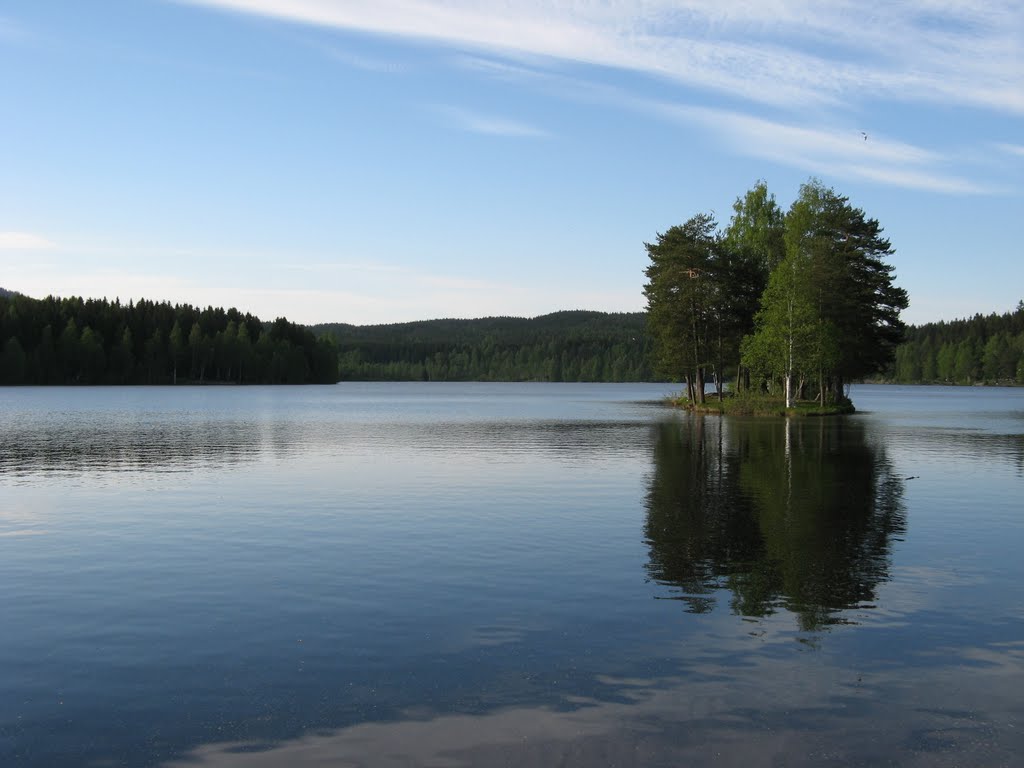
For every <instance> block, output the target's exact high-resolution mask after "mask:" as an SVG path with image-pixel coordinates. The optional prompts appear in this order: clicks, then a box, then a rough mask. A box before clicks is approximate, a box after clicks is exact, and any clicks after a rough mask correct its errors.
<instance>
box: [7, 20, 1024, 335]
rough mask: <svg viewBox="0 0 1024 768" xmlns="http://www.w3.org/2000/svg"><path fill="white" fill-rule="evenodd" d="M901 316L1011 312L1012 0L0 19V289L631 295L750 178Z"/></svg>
mask: <svg viewBox="0 0 1024 768" xmlns="http://www.w3.org/2000/svg"><path fill="white" fill-rule="evenodd" d="M811 177H816V178H818V179H820V180H821V181H822V182H824V183H825V184H826V185H828V186H830V187H832V188H834V189H835V190H836V191H837V192H838V193H840V194H843V195H846V196H848V197H849V198H850V201H851V203H852V204H853V205H855V206H857V207H859V208H861V209H863V210H864V211H865V213H866V214H867V215H868V216H870V217H873V218H876V219H878V221H879V222H880V223H881V224H882V226H883V227H884V229H885V234H886V235H887V236H888V237H889V238H890V240H891V241H892V245H893V247H894V248H895V250H896V253H895V254H894V255H893V257H892V258H891V263H892V264H893V265H894V267H895V275H896V279H895V282H896V283H897V284H898V285H900V286H901V287H903V288H905V289H907V291H908V293H909V295H910V307H909V309H908V310H907V311H906V312H905V313H904V315H903V317H904V319H905V320H906V321H907V322H909V323H924V322H929V321H934V320H951V319H954V318H958V317H966V316H971V315H974V314H975V313H978V312H981V313H983V314H987V313H990V312H1000V313H1001V312H1006V311H1011V310H1013V309H1014V308H1015V307H1016V306H1017V303H1018V302H1019V301H1020V300H1021V299H1024V248H1022V245H1021V243H1022V242H1024V5H1022V3H1021V2H1020V0H965V1H964V2H955V1H950V0H945V1H940V0H908V2H900V3H891V2H872V0H858V2H856V3H854V2H845V0H827V1H825V2H816V1H811V0H806V1H800V0H716V1H715V2H710V1H705V0H700V1H698V0H522V1H521V2H515V1H514V0H494V1H493V2H486V1H485V0H90V1H89V2H81V0H0V286H2V287H5V288H8V289H11V290H16V291H20V292H22V293H25V294H27V295H29V296H35V297H43V296H46V295H49V294H53V295H58V296H71V295H76V296H84V297H97V298H99V297H106V298H108V299H111V300H112V299H114V298H118V299H120V300H121V301H122V302H126V301H128V300H129V299H138V298H148V299H154V300H167V301H170V302H172V303H185V302H187V303H190V304H195V305H199V306H203V307H205V306H208V305H212V306H223V307H230V306H235V307H238V308H239V309H241V310H243V311H248V312H252V313H253V314H256V315H258V316H260V317H261V318H264V319H268V320H269V319H273V318H275V317H280V316H284V317H287V318H288V319H289V320H292V321H295V322H300V323H318V322H347V323H355V324H370V323H391V322H404V321H411V320H424V319H430V318H438V317H484V316H494V315H515V316H536V315H540V314H545V313H548V312H553V311H558V310H566V309H593V310H601V311H638V310H641V309H643V308H644V297H643V292H642V291H643V283H644V273H643V270H644V267H645V266H646V265H647V263H648V259H647V254H646V250H645V249H644V243H645V242H653V241H654V240H655V239H656V238H657V235H658V233H659V232H664V231H665V230H667V229H668V228H670V227H671V226H673V225H676V224H681V223H683V222H684V221H686V220H687V219H689V218H690V217H691V216H693V215H695V214H697V213H702V212H712V213H714V215H715V216H716V217H717V219H718V221H719V223H720V224H721V225H722V226H723V227H724V226H726V225H727V224H728V220H729V217H730V216H731V215H732V204H733V202H734V201H735V200H736V198H738V197H740V196H742V195H743V194H744V193H745V192H746V190H748V189H749V188H750V187H752V186H753V185H754V184H755V183H756V182H757V181H758V180H764V181H765V182H766V183H767V185H768V188H769V190H770V191H772V192H773V193H774V194H775V196H776V198H777V200H778V202H779V204H780V205H781V206H782V207H783V208H788V206H789V205H790V204H791V203H792V201H793V199H794V198H795V197H796V195H797V192H798V190H799V187H800V185H801V184H802V183H804V182H805V181H807V180H808V179H809V178H811Z"/></svg>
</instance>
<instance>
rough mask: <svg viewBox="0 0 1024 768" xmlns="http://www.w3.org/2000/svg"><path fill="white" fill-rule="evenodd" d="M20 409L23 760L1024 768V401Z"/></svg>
mask: <svg viewBox="0 0 1024 768" xmlns="http://www.w3.org/2000/svg"><path fill="white" fill-rule="evenodd" d="M669 391H671V387H669V386H665V385H600V384H598V385H574V384H551V385H546V384H520V385H513V384H412V383H410V384H341V385H338V386H333V387H306V388H283V387H282V388H229V387H225V388H213V387H209V388H126V389H121V388H80V389H58V388H55V389H34V388H24V389H6V390H0V584H2V592H0V765H3V766H111V765H117V766H120V765H125V766H151V765H161V766H198V767H200V768H202V767H206V766H209V767H216V768H229V767H230V768H234V767H236V766H238V767H239V768H242V767H246V768H247V767H249V766H259V767H262V766H275V765H290V766H313V765H317V766H323V765H339V766H357V765H358V766H362V765H366V766H408V765H429V766H464V765H465V766H489V765H541V766H543V765H602V766H603V765H618V766H631V765H636V766H679V765H702V764H725V765H739V764H742V765H747V766H759V765H787V766H804V765H806V766H818V765H823V764H840V765H871V766H877V765H889V764H891V765H900V766H918V765H919V766H946V765H948V766H954V765H957V766H995V765H1008V766H1009V765H1019V764H1020V760H1021V755H1024V693H1022V692H1024V586H1022V585H1024V552H1022V550H1024V389H957V388H939V387H930V388H919V387H869V386H860V387H855V388H854V390H853V399H854V401H855V403H856V405H857V406H858V408H859V409H860V411H861V412H860V413H859V414H857V415H855V416H850V417H842V418H835V419H825V420H805V421H798V422H789V423H786V422H783V421H775V420H752V419H750V420H747V419H722V418H719V417H695V416H688V415H684V414H680V413H678V412H674V411H672V410H669V409H667V408H665V407H663V406H661V405H660V404H658V399H659V398H661V397H662V396H663V395H665V394H667V393H668V392H669Z"/></svg>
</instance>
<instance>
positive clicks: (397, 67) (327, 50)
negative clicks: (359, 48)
mask: <svg viewBox="0 0 1024 768" xmlns="http://www.w3.org/2000/svg"><path fill="white" fill-rule="evenodd" d="M318 47H319V48H320V49H321V50H322V51H323V52H324V54H325V55H326V56H327V57H328V58H331V59H333V60H335V61H338V62H341V63H342V64H345V65H346V66H349V67H352V68H353V69H360V70H362V71H363V72H375V73H378V74H388V75H390V74H398V73H400V72H404V71H405V65H404V64H402V63H400V62H398V61H395V60H392V59H384V58H378V57H373V56H364V55H362V54H358V53H354V52H352V51H349V50H346V49H344V48H338V47H336V46H326V45H325V46H318Z"/></svg>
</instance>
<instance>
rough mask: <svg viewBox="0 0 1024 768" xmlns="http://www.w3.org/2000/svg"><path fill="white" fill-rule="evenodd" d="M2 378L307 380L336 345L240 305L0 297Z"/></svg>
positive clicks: (324, 377) (333, 356)
mask: <svg viewBox="0 0 1024 768" xmlns="http://www.w3.org/2000/svg"><path fill="white" fill-rule="evenodd" d="M0 339H2V340H3V342H2V343H3V347H2V349H0V383H3V384H176V383H204V384H211V383H237V384H305V383H331V384H333V383H334V382H336V381H337V379H338V365H337V350H336V349H335V348H334V345H333V343H332V342H331V340H330V339H329V338H319V339H318V338H317V337H316V336H315V335H314V334H313V332H312V331H311V330H310V329H308V328H305V327H303V326H301V325H297V324H295V323H291V322H288V320H286V319H285V318H278V319H277V320H274V321H273V322H271V323H266V322H263V321H262V320H260V319H259V318H258V317H255V316H253V315H250V314H242V313H241V312H239V311H238V310H237V309H228V310H224V309H220V308H217V309H214V308H213V307H207V308H206V309H200V308H199V307H193V306H191V305H188V304H177V305H173V306H172V305H171V304H168V303H166V302H163V303H155V302H152V301H145V300H142V301H138V302H129V303H128V304H121V303H120V302H118V301H113V302H111V301H107V300H105V299H82V298H64V299H60V298H55V297H52V296H50V297H47V298H45V299H33V298H29V297H27V296H22V295H19V294H14V293H12V292H10V291H4V295H0Z"/></svg>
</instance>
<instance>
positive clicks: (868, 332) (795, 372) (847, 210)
mask: <svg viewBox="0 0 1024 768" xmlns="http://www.w3.org/2000/svg"><path fill="white" fill-rule="evenodd" d="M733 211H734V214H733V216H732V218H731V219H730V221H729V224H728V225H727V226H726V227H725V229H724V230H720V229H719V227H718V222H717V221H715V218H714V216H713V215H710V214H698V215H696V216H694V217H692V218H691V219H689V220H688V221H686V222H685V223H684V224H681V225H678V226H674V227H671V228H670V229H668V230H667V231H666V232H664V233H659V234H658V236H657V240H656V242H654V243H647V244H646V247H647V253H648V256H649V257H650V260H651V263H650V265H649V266H648V267H647V269H646V275H647V278H648V282H647V283H646V285H645V286H644V294H645V295H646V296H647V309H648V325H649V328H650V331H651V335H652V337H653V339H654V343H655V351H656V362H657V367H658V370H659V371H660V372H662V373H663V374H664V375H667V376H671V377H675V378H678V379H679V380H681V381H685V382H686V385H687V393H688V397H689V399H690V401H691V402H698V403H703V402H704V399H705V394H704V390H705V381H711V380H713V381H714V382H715V383H716V384H717V385H718V396H719V398H720V399H721V397H722V387H721V383H722V381H723V380H724V379H726V378H729V379H733V380H735V381H736V391H741V390H746V391H763V390H767V391H768V392H769V394H771V395H772V396H776V395H777V396H779V397H780V398H784V399H785V403H786V406H787V407H789V406H791V405H792V403H793V401H794V400H797V399H816V400H818V401H819V402H820V404H821V406H822V407H824V406H826V405H827V404H829V403H832V404H841V403H844V402H845V399H846V398H845V392H844V385H845V384H846V383H847V382H851V381H856V380H859V379H863V378H865V377H867V376H871V375H874V374H877V373H879V372H882V371H885V370H886V369H888V367H889V366H890V365H891V364H892V360H893V354H894V352H895V350H896V347H897V345H898V344H899V343H900V342H901V341H902V339H903V330H904V326H903V323H902V322H901V321H900V317H899V315H900V311H901V310H903V309H905V308H906V306H907V294H906V292H905V291H904V290H903V289H902V288H898V287H896V286H895V285H894V284H893V275H892V272H893V268H892V266H890V265H889V264H888V263H887V261H886V259H887V257H889V256H890V255H892V253H893V249H892V247H891V245H890V243H889V241H888V240H887V239H886V238H885V237H883V236H882V227H881V225H880V224H879V223H878V221H877V220H876V219H872V218H869V217H868V216H867V215H866V214H865V213H864V211H862V210H861V209H859V208H856V207H854V206H853V205H851V204H850V201H849V198H847V197H845V196H843V195H840V194H838V193H836V192H835V191H834V190H833V189H831V188H827V187H825V186H824V185H822V184H821V182H819V181H817V180H814V179H812V180H810V181H808V182H807V183H806V184H804V185H802V186H801V187H800V191H799V193H798V195H797V198H796V200H795V201H794V202H793V204H792V205H791V206H790V207H789V209H788V210H787V211H785V212H783V211H782V209H781V208H780V207H779V206H778V205H777V204H776V202H775V197H774V195H772V194H770V193H769V192H768V189H767V186H766V185H765V184H764V183H763V182H761V183H758V184H757V185H755V186H754V187H753V188H752V189H751V190H749V191H748V192H747V193H746V195H745V196H743V197H741V198H737V200H736V202H735V204H734V205H733Z"/></svg>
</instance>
